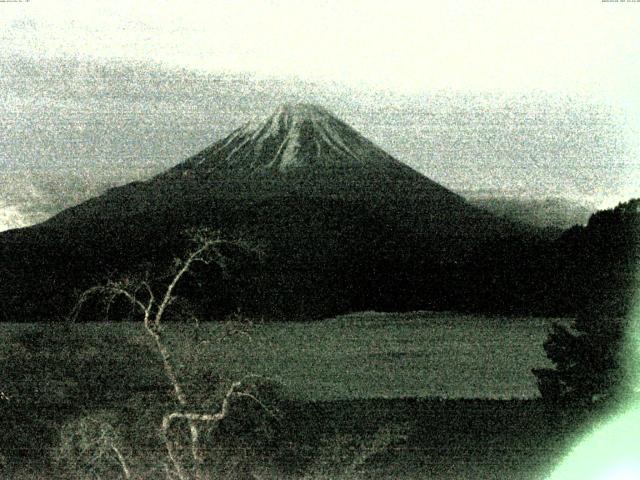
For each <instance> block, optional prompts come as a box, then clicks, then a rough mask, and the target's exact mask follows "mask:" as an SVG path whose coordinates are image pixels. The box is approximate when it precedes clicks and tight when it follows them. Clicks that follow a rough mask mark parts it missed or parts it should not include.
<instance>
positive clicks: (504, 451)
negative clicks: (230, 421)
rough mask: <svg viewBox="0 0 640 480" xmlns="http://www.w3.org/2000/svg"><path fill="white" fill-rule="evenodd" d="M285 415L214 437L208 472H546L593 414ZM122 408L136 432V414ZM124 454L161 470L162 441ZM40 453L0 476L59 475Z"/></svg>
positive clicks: (483, 408) (518, 410)
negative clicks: (244, 437) (252, 434)
mask: <svg viewBox="0 0 640 480" xmlns="http://www.w3.org/2000/svg"><path fill="white" fill-rule="evenodd" d="M114 412H115V411H114ZM129 413H131V412H129ZM281 413H282V414H283V416H282V418H281V419H280V420H279V422H278V424H277V426H276V427H275V430H274V431H272V432H271V434H272V437H271V439H270V440H269V442H267V443H266V444H265V443H262V442H260V441H259V440H258V441H257V442H256V443H252V442H250V441H249V442H246V443H243V444H242V446H240V447H238V446H237V445H235V446H233V447H230V446H229V445H225V444H224V443H223V444H222V445H220V446H218V447H215V446H214V444H212V448H211V449H210V450H209V451H208V454H209V456H210V457H211V459H210V461H209V463H208V469H209V472H211V474H212V475H211V477H208V478H226V479H235V478H245V477H243V476H242V475H243V474H244V472H248V471H251V472H252V473H253V474H254V475H255V476H256V478H263V479H278V478H290V479H309V480H311V479H338V478H349V479H351V478H358V479H365V478H367V479H368V478H375V479H389V478H397V479H532V480H533V479H543V478H545V477H546V476H547V475H548V474H549V473H550V471H551V469H552V468H553V466H554V465H555V464H556V463H557V462H558V460H559V459H560V458H561V457H562V452H563V451H566V450H567V448H568V447H569V446H570V445H571V444H572V443H573V441H574V440H575V436H576V434H577V433H579V431H580V430H581V429H582V428H583V426H584V425H585V424H586V422H587V419H588V418H589V415H590V414H589V413H588V412H586V411H584V412H582V413H580V414H576V413H575V412H573V413H568V412H567V411H563V410H562V409H559V408H557V407H553V406H550V405H545V404H544V403H543V402H541V401H539V400H531V401H525V400H512V401H505V400H502V401H496V400H484V401H483V400H457V401H456V400H449V401H442V400H416V399H395V400H367V401H333V402H287V404H286V405H283V406H282V408H281ZM120 415H123V417H122V420H124V422H123V425H124V427H123V428H121V431H122V432H123V433H125V438H128V439H133V437H135V433H134V432H132V431H131V430H130V427H131V425H132V423H136V421H137V419H129V421H128V422H127V418H126V415H127V412H119V414H115V416H114V417H115V418H118V417H119V416H120ZM223 429H224V427H223ZM152 438H153V437H152ZM147 440H148V439H147ZM218 440H220V439H218ZM138 441H139V439H138ZM229 443H230V444H233V443H234V442H229ZM128 451H129V452H130V453H131V464H132V466H133V467H134V469H135V471H136V472H137V474H138V475H140V476H139V477H136V478H156V475H161V471H160V469H159V468H158V467H157V465H155V464H154V461H155V460H154V459H162V458H163V455H164V453H165V452H164V450H163V448H162V446H161V445H159V443H158V442H154V441H151V442H148V441H147V442H143V443H140V444H138V445H137V446H135V447H134V448H130V449H128ZM216 457H217V458H216ZM41 460H42V459H37V458H35V459H34V458H31V459H29V460H28V461H25V462H24V463H23V464H21V465H14V468H10V469H9V468H7V470H5V472H6V476H5V477H3V478H7V479H8V478H43V479H44V478H47V479H48V478H60V477H59V475H60V474H59V473H58V471H57V470H52V469H51V468H52V467H51V466H50V465H47V463H46V462H44V461H41ZM116 472H117V470H116ZM74 478H75V477H74ZM84 478H93V477H84ZM99 478H106V477H99ZM109 478H111V477H109ZM112 478H121V476H117V474H116V475H114V476H113V477H112ZM247 478H251V477H247Z"/></svg>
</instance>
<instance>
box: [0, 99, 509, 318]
mask: <svg viewBox="0 0 640 480" xmlns="http://www.w3.org/2000/svg"><path fill="white" fill-rule="evenodd" d="M193 226H209V227H213V228H217V229H221V230H222V231H223V234H225V235H227V236H236V235H242V236H244V237H249V238H250V239H253V240H254V241H256V242H258V243H260V244H262V245H265V250H266V252H267V259H266V262H265V265H264V266H263V267H261V268H260V269H259V271H249V270H247V271H244V272H241V275H240V274H239V275H240V276H242V275H244V276H245V277H247V278H248V277H251V278H252V280H251V281H250V282H249V284H248V285H245V286H244V287H243V288H240V287H238V288H235V290H234V289H231V290H229V291H227V292H226V293H224V292H223V293H220V292H221V291H222V290H221V289H220V288H217V287H215V288H216V289H215V290H213V289H214V283H215V282H218V283H219V281H220V279H219V278H218V277H219V276H217V273H216V272H209V274H210V276H211V282H213V283H211V285H210V287H211V291H216V292H218V293H219V295H220V296H221V298H219V299H218V300H219V302H218V304H217V305H216V306H215V308H213V307H212V308H213V310H212V311H214V310H215V309H217V310H216V311H224V310H225V309H228V308H230V307H233V308H235V307H237V306H241V307H242V308H245V309H251V310H254V311H256V312H258V313H260V314H268V315H278V314H279V312H289V313H292V312H293V314H295V315H303V316H308V315H312V316H322V315H328V314H331V313H337V312H340V311H346V310H354V309H367V308H384V309H394V310H401V309H407V308H449V307H453V306H455V305H456V302H457V304H459V303H460V299H456V298H455V295H456V292H458V293H459V291H460V290H459V289H460V287H461V284H462V283H464V277H465V276H464V274H463V272H461V271H460V268H461V267H460V265H463V264H466V263H468V260H469V256H470V255H471V254H472V252H474V251H477V250H478V249H480V248H482V247H481V245H482V244H484V243H486V242H493V241H494V240H495V239H497V238H503V239H504V238H508V237H509V236H510V235H513V234H516V233H517V234H522V231H521V229H519V228H518V227H517V225H515V224H513V223H510V222H508V221H506V220H500V219H498V218H497V217H494V216H493V215H491V214H489V213H487V212H485V211H483V210H481V209H478V208H475V207H473V206H471V205H469V204H468V203H467V202H466V201H465V200H464V199H463V198H462V197H460V196H459V195H456V194H454V193H452V192H450V191H449V190H447V189H445V188H444V187H442V186H440V185H438V184H437V183H435V182H433V181H431V180H430V179H428V178H426V177H425V176H423V175H421V174H420V173H418V172H416V171H415V170H413V169H411V168H409V167H408V166H406V165H404V164H403V163H401V162H399V161H398V160H396V159H394V158H393V157H391V156H390V155H388V154H387V153H386V152H384V151H383V150H381V149H379V148H378V147H376V146H375V145H374V144H372V143H371V142H369V141H368V140H367V139H365V138H364V137H362V136H361V135H360V134H359V133H357V132H356V131H355V130H353V129H352V128H351V127H349V126H348V125H346V124H345V123H343V122H341V121H340V120H338V119H336V118H335V117H333V116H332V115H331V114H330V113H329V112H327V111H326V110H324V109H322V108H320V107H316V106H312V105H305V104H303V105H286V106H283V107H281V108H280V109H278V111H276V112H275V113H274V114H273V115H272V116H271V117H269V118H268V119H267V120H266V121H265V122H263V123H260V124H258V125H246V126H244V127H242V128H240V129H238V130H236V131H235V132H233V133H232V134H231V135H229V136H228V137H227V138H225V139H222V140H221V141H219V142H216V143H215V144H214V145H212V146H211V147H209V148H207V149H205V150H204V151H202V152H200V153H198V154H197V155H195V156H193V157H191V158H189V159H187V160H186V161H184V162H182V163H180V164H178V165H176V166H175V167H174V168H172V169H170V170H168V171H166V172H164V173H162V174H160V175H157V176H155V177H153V178H151V179H149V180H147V181H144V182H134V183H131V184H128V185H125V186H123V187H118V188H113V189H110V190H108V191H107V192H105V193H104V194H103V195H101V196H98V197H96V198H93V199H91V200H89V201H87V202H84V203H82V204H80V205H78V206H76V207H73V208H70V209H67V210H65V211H63V212H61V213H60V214H58V215H56V216H54V217H53V218H51V219H50V220H48V221H46V222H44V223H42V224H40V225H36V226H34V227H30V228H26V229H22V230H16V231H13V232H6V233H5V234H2V235H0V253H1V254H2V255H3V256H6V258H12V261H11V262H7V263H5V265H4V267H3V268H4V272H3V275H4V278H8V279H10V281H8V282H6V283H5V284H3V286H2V291H1V292H0V294H1V298H0V299H1V300H2V301H3V302H4V303H5V305H6V308H5V317H6V318H7V319H15V318H16V316H18V315H20V316H23V317H26V318H25V319H28V318H29V317H30V316H37V317H46V316H47V315H55V314H61V313H63V312H64V311H65V309H68V308H69V306H70V301H71V300H70V296H69V293H70V292H71V291H72V290H73V289H78V288H86V287H87V286H88V285H91V284H92V283H95V282H96V281H99V279H101V278H104V276H105V275H107V274H109V273H111V274H114V273H115V274H118V273H119V272H123V271H126V270H128V269H131V268H132V266H133V265H137V264H141V263H147V264H149V263H152V264H155V265H157V266H158V268H160V267H161V266H164V265H167V264H169V263H170V262H171V260H172V258H173V257H174V256H175V255H177V254H180V252H181V251H182V250H183V249H184V246H185V242H184V239H183V238H182V236H181V235H182V232H183V231H184V230H185V229H188V228H189V227H193ZM247 268H248V267H247ZM252 268H253V267H252ZM474 268H475V267H474ZM478 268H482V266H480V267H478ZM160 269H161V268H160ZM254 270H255V268H254ZM69 272H73V275H69ZM218 286H219V285H218ZM36 292H37V293H36ZM200 296H201V297H202V298H204V297H207V296H209V294H208V293H206V292H201V295H200ZM52 298H55V299H56V301H55V302H52V301H49V300H50V299H52ZM202 298H200V300H202ZM209 303H210V302H209ZM209 313H211V312H209Z"/></svg>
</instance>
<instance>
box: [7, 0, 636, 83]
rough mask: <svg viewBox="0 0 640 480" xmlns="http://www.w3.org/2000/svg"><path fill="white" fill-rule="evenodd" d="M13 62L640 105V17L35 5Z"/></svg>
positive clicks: (13, 26)
mask: <svg viewBox="0 0 640 480" xmlns="http://www.w3.org/2000/svg"><path fill="white" fill-rule="evenodd" d="M1 7H2V8H1V9H0V28H1V29H2V32H4V34H3V37H2V48H3V50H4V52H21V53H25V54H28V55H33V56H36V57H39V56H55V55H82V56H85V55H86V56H93V57H102V58H114V57H115V58H126V59H134V60H145V61H147V60H149V59H153V60H155V61H158V62H161V63H164V64H167V65H172V66H182V67H187V68H197V69H204V70H209V71H215V72H219V71H232V72H239V71H250V72H257V73H260V74H265V75H277V76H280V75H297V76H302V77H314V78H329V79H332V80H339V81H346V82H350V83H357V84H361V83H363V82H364V83H371V84H374V85H376V86H383V87H387V88H390V89H401V90H407V91H425V90H429V89H433V88H453V89H458V90H508V91H513V90H516V91H523V90H525V91H528V90H531V89H543V90H553V91H571V92H575V91H576V90H581V91H595V92H598V93H599V94H602V93H604V94H611V95H618V94H620V93H621V92H626V93H629V92H631V90H632V87H633V86H634V85H638V83H639V80H640V66H639V63H638V62H639V58H640V35H639V34H638V30H639V29H640V5H639V4H634V3H626V2H625V3H607V2H602V1H601V0H537V1H535V2H533V1H529V0H521V1H513V0H510V1H507V0H504V1H496V0H482V1H475V0H474V1H461V0H457V1H450V2H442V1H432V2H429V1H424V0H421V1H412V0H398V1H394V2H389V1H387V0H382V1H380V0H367V1H364V0H356V1H354V0H351V1H348V0H347V1H345V0H338V1H334V0H324V1H322V0H319V1H302V0H271V1H269V0H263V1H247V0H233V1H212V0H201V1H200V0H192V1H184V0H182V1H177V0H176V1H155V2H149V1H145V0H137V1H135V2H131V1H129V0H126V1H120V0H111V1H108V2H104V1H100V2H92V1H87V0H61V1H57V0H34V1H31V2H28V3H11V4H3V5H2V6H1Z"/></svg>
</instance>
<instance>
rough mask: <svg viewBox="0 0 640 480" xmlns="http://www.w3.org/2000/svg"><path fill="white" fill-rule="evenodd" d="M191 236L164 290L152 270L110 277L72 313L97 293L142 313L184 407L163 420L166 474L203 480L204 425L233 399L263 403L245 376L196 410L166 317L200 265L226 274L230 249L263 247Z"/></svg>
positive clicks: (205, 233)
mask: <svg viewBox="0 0 640 480" xmlns="http://www.w3.org/2000/svg"><path fill="white" fill-rule="evenodd" d="M190 237H191V240H192V241H193V243H194V248H193V249H192V250H190V251H189V252H188V253H187V254H186V256H185V257H184V258H183V259H181V258H176V259H175V261H174V266H173V271H172V273H171V275H170V276H169V277H168V284H166V286H163V287H162V288H161V289H160V293H159V294H158V293H156V290H157V289H158V288H157V287H155V286H154V285H153V283H152V282H151V281H150V279H149V276H148V272H147V274H146V275H145V276H143V277H142V278H135V279H132V278H125V279H124V280H120V281H109V282H107V283H106V284H104V285H99V286H94V287H92V288H89V289H88V290H86V291H84V292H83V293H82V294H81V295H80V297H79V300H78V302H77V303H76V306H75V307H74V310H73V312H72V318H74V319H75V318H77V316H78V314H79V312H80V309H81V307H82V305H83V304H84V303H86V302H87V300H88V299H89V298H91V297H93V296H96V295H98V296H102V297H104V298H105V299H106V301H107V308H108V307H109V306H110V305H111V304H112V303H113V302H114V301H115V300H116V299H118V298H124V299H125V300H126V301H127V302H128V303H130V304H131V307H132V308H133V310H134V312H135V313H137V314H138V315H140V316H141V317H142V322H143V325H144V329H145V331H146V333H147V334H148V335H149V337H151V339H153V342H154V344H155V348H156V350H157V352H158V354H159V356H160V359H161V361H162V367H163V372H164V375H165V377H166V378H167V380H168V381H169V383H170V384H171V387H172V390H173V396H174V397H175V399H176V401H177V402H178V405H179V407H180V409H181V411H176V412H170V413H168V414H166V415H165V416H164V418H163V420H162V427H161V432H162V435H163V438H164V443H165V446H166V451H167V456H168V459H169V464H170V465H167V469H166V471H167V477H168V478H178V479H179V480H188V479H190V478H193V479H194V480H200V478H201V468H202V463H203V459H202V455H201V452H200V431H199V424H200V423H202V422H213V423H217V422H220V421H221V420H222V419H224V418H225V417H227V415H228V414H229V405H230V401H231V400H232V399H233V398H234V397H249V398H251V399H253V400H255V401H256V402H258V403H259V404H260V405H262V406H264V405H263V404H262V403H260V402H259V400H258V399H257V398H256V397H255V396H253V395H251V394H250V393H248V392H247V391H245V389H246V388H245V387H246V385H245V384H244V383H245V381H246V377H245V379H243V380H240V381H236V382H234V383H233V384H232V385H231V387H230V388H229V389H228V390H227V392H226V395H225V396H224V398H223V400H222V405H221V408H220V410H219V411H218V412H216V413H197V412H194V411H192V410H193V406H192V405H191V404H190V401H189V399H188V397H187V394H186V393H185V391H184V388H183V385H182V383H181V382H180V380H179V378H178V375H177V373H176V368H175V366H174V362H173V359H172V355H171V352H170V350H169V348H168V346H167V342H166V339H165V335H164V330H163V321H164V320H165V316H167V312H168V311H169V309H170V307H171V306H172V305H173V304H174V303H176V301H177V300H178V297H177V296H176V293H175V292H176V288H177V286H178V284H179V283H180V282H181V280H183V279H184V277H185V276H186V275H187V274H188V273H189V272H190V271H191V270H192V269H193V267H194V266H195V265H196V264H198V263H202V264H205V265H217V266H218V267H219V268H220V269H221V270H222V271H223V273H224V272H226V268H227V257H226V256H225V254H224V253H223V249H224V248H225V247H232V248H238V249H241V250H244V251H250V252H254V253H256V254H260V251H259V250H258V249H256V248H255V247H253V246H252V245H251V244H249V243H247V242H245V241H239V240H236V241H229V240H225V239H223V238H222V237H221V236H220V234H219V233H218V232H213V231H209V230H207V229H199V230H195V231H192V232H190ZM265 408H266V407H265ZM176 420H184V421H186V423H187V426H188V428H189V435H190V451H191V457H192V461H193V467H192V468H191V469H189V468H187V467H185V466H184V465H183V462H182V461H181V460H180V458H179V455H178V446H177V445H176V444H175V442H174V441H173V440H172V439H171V435H170V430H171V427H172V425H173V422H174V421H176ZM190 470H191V471H190Z"/></svg>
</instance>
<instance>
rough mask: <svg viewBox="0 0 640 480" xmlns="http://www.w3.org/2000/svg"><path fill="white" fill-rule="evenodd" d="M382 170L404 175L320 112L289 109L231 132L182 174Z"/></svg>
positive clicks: (190, 162)
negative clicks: (215, 170) (322, 169)
mask: <svg viewBox="0 0 640 480" xmlns="http://www.w3.org/2000/svg"><path fill="white" fill-rule="evenodd" d="M385 166H386V167H389V166H395V167H401V168H402V169H408V167H406V166H405V165H404V164H402V163H400V162H398V161H397V160H395V159H394V158H393V157H391V156H390V155H388V154H387V153H385V152H384V151H383V150H382V149H380V148H379V147H377V146H376V145H374V144H373V143H372V142H370V141H369V140H367V139H366V138H364V137H363V136H362V135H360V134H359V133H358V132H356V131H355V130H354V129H353V128H351V127H349V126H348V125H346V124H345V123H344V122H342V121H340V120H338V119H337V118H335V117H334V116H333V115H331V114H330V113H329V112H328V111H327V110H325V109H324V108H322V107H318V106H315V105H310V104H295V105H291V104H287V105H283V106H281V107H280V108H278V110H277V111H276V112H275V113H274V114H273V115H272V116H271V117H269V118H268V119H267V120H266V121H265V122H263V123H261V124H258V125H256V124H251V123H249V124H246V125H245V126H243V127H241V128H239V129H237V130H235V131H234V132H232V133H231V134H230V135H229V136H228V137H227V138H225V139H223V140H221V141H220V142H218V143H216V144H215V145H213V146H212V147H210V148H209V149H207V150H205V151H204V152H202V153H201V154H198V155H196V156H195V157H192V158H191V159H190V160H188V161H187V162H185V164H183V166H182V168H183V169H185V170H191V169H195V170H208V169H210V168H215V169H224V170H230V169H232V170H234V171H235V172H242V173H243V174H248V175H251V174H259V173H264V172H290V171H294V170H296V169H299V168H304V167H322V168H344V167H365V168H366V167H385Z"/></svg>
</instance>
